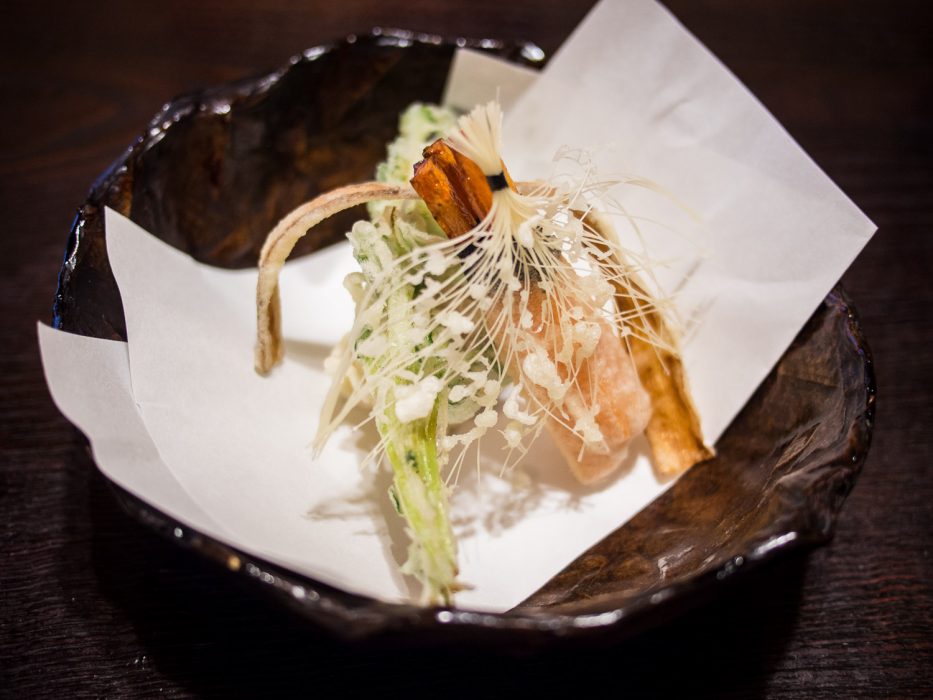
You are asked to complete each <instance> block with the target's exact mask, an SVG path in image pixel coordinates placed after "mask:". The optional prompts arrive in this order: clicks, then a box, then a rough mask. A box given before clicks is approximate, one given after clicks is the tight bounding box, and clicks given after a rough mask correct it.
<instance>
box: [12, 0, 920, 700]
mask: <svg viewBox="0 0 933 700" xmlns="http://www.w3.org/2000/svg"><path fill="white" fill-rule="evenodd" d="M591 4H592V3H591V2H590V1H589V0H573V1H571V0H561V1H559V2H555V1H549V2H543V1H541V2H539V1H536V0H513V1H512V2H509V3H499V2H492V1H491V0H474V1H473V2H470V3H465V2H464V3H454V2H430V1H428V0H417V1H410V2H401V1H398V2H389V1H384V2H374V1H372V0H342V1H341V2H339V3H334V2H325V1H323V0H322V1H320V2H304V3H288V2H284V1H283V0H272V1H268V2H263V3H255V2H253V3H249V2H244V1H243V0H226V1H225V2H219V1H217V0H211V1H209V2H208V1H206V2H199V3H184V2H180V1H179V0H160V1H159V2H154V1H149V0H147V1H145V2H135V3H133V2H130V3H126V2H124V3H117V2H98V3H94V4H90V3H64V2H49V3H44V4H38V3H32V2H25V1H16V0H14V1H13V2H7V3H5V4H4V9H5V13H4V14H5V17H4V19H5V21H4V23H3V30H2V31H3V37H2V38H3V40H2V42H0V52H2V56H3V58H2V63H0V80H2V94H3V95H4V100H3V109H2V116H0V120H2V122H0V178H2V182H0V212H2V214H3V217H4V219H3V230H2V241H3V243H4V245H3V249H2V254H0V314H2V316H0V318H2V319H3V323H2V324H0V348H2V352H0V516H2V517H0V696H3V697H11V698H18V697H140V696H149V695H165V696H168V697H199V696H223V697H229V696H240V695H244V696H258V695H261V694H271V693H272V692H276V691H278V692H281V693H282V694H287V695H291V694H296V695H297V694H301V695H309V694H312V693H317V694H321V695H322V696H323V697H330V696H342V695H360V694H362V693H363V691H371V692H372V693H374V694H375V693H379V697H401V696H408V697H411V696H412V694H413V693H414V696H415V697H417V696H420V695H427V694H428V693H432V694H436V695H437V696H439V697H440V696H441V694H443V696H452V697H470V696H475V697H500V696H502V697H516V696H518V697H521V696H524V695H529V694H539V695H541V696H545V695H547V696H553V695H555V694H557V693H565V694H570V693H573V694H575V695H580V694H585V693H588V692H596V691H600V690H603V689H608V692H612V693H613V694H627V695H629V696H631V697H654V696H663V695H666V694H674V695H678V696H686V695H689V696H692V697H775V698H812V697H827V698H828V697H833V698H835V697H866V698H874V697H933V591H931V578H933V565H931V563H933V557H931V547H933V542H931V530H933V517H931V512H933V507H931V502H933V475H931V467H930V465H931V462H933V432H931V426H930V423H931V419H933V410H931V409H933V349H931V348H933V320H931V315H933V314H931V309H933V281H931V271H930V268H931V263H933V77H931V76H933V40H931V36H933V11H931V10H929V9H927V5H926V3H922V2H913V3H911V2H906V1H901V2H888V3H877V2H874V3H872V2H861V1H860V2H849V1H842V0H823V1H819V2H815V1H813V0H783V1H776V0H767V1H765V0H761V1H760V2H754V3H743V2H738V1H737V0H692V1H691V0H669V1H668V2H667V3H666V4H667V6H668V7H669V8H670V9H671V10H672V11H673V12H674V14H675V15H677V17H678V18H679V19H680V20H681V21H682V22H683V23H684V24H685V25H686V26H687V27H688V28H689V29H690V30H691V31H693V32H694V33H695V34H696V35H697V36H698V37H699V38H700V39H701V40H702V41H703V42H704V43H706V44H707V46H709V48H710V49H711V50H712V51H713V52H714V53H716V54H717V55H718V56H719V57H720V58H721V59H722V60H723V62H724V63H725V64H726V65H727V66H728V67H729V68H730V69H731V70H732V71H733V72H735V73H736V75H738V77H739V78H740V79H741V80H743V81H744V82H745V83H746V84H747V85H748V86H749V87H750V88H751V89H752V91H753V92H755V94H756V95H757V96H758V97H759V98H760V99H761V101H762V102H763V103H764V104H765V105H766V106H767V107H768V108H769V109H770V110H771V111H772V112H773V113H774V114H775V116H776V117H777V118H778V119H779V120H780V121H781V122H782V123H783V124H784V125H785V127H786V128H787V129H788V131H789V132H790V133H791V134H792V135H793V136H794V137H795V138H796V139H797V140H798V141H799V142H800V143H801V145H802V146H803V147H804V148H805V149H806V150H807V151H808V152H809V153H810V154H811V155H812V156H813V158H814V159H815V160H816V162H817V163H819V164H820V165H821V166H822V167H823V168H824V169H825V170H826V171H827V173H828V174H829V175H830V176H831V177H832V178H833V179H834V180H835V181H836V182H838V183H839V184H840V186H841V187H842V188H843V189H844V190H845V191H846V192H847V193H848V194H849V196H851V197H852V199H853V200H854V201H855V202H856V203H858V204H859V206H861V207H862V208H863V209H864V211H865V212H866V213H867V214H868V215H869V216H870V217H871V218H872V219H873V220H874V221H875V222H876V223H877V224H878V226H879V228H880V230H879V232H878V234H877V235H876V236H875V238H874V239H873V240H872V241H871V243H869V245H868V246H867V248H866V249H865V251H864V252H863V253H862V255H861V256H860V257H859V258H858V259H857V260H856V261H855V262H854V264H853V266H852V267H851V269H850V270H849V271H848V272H847V273H846V275H845V277H844V278H843V282H844V285H845V287H846V289H847V290H848V292H849V294H850V296H851V297H852V299H853V301H854V303H855V304H856V305H857V306H858V308H859V310H860V312H861V316H862V322H863V327H864V330H865V333H866V335H867V336H868V339H869V341H870V343H871V345H872V349H873V351H874V357H875V365H876V372H877V381H878V387H879V398H878V404H877V414H876V415H877V425H876V432H875V439H874V445H873V447H872V452H871V454H870V455H869V458H868V461H867V463H866V465H865V468H864V472H863V474H862V475H861V477H860V480H859V482H858V484H857V485H856V488H855V490H854V492H853V493H852V495H851V496H850V497H849V500H848V502H847V503H846V506H845V508H844V509H843V512H842V515H841V517H840V520H839V526H838V530H837V534H836V538H835V540H834V541H833V542H832V543H831V544H830V545H829V546H827V547H823V548H821V549H818V550H815V551H813V552H812V553H811V554H809V555H807V556H796V557H792V558H790V559H787V560H784V561H781V562H778V563H776V564H774V565H772V566H769V567H768V568H766V569H765V570H763V571H760V572H758V573H757V574H755V575H754V576H752V577H751V578H749V579H747V580H744V581H741V582H739V583H737V584H735V585H734V586H733V587H732V588H731V589H729V590H727V591H726V592H725V594H723V595H721V596H720V598H718V599H717V600H713V601H710V602H709V603H708V604H707V605H705V606H704V607H702V608H699V609H697V610H695V611H694V612H692V613H689V614H688V615H686V616H683V617H681V618H679V619H676V620H672V621H671V622H670V623H669V624H668V625H666V626H664V627H661V628H659V629H656V630H654V631H651V632H649V633H647V634H644V635H642V636H641V637H638V638H637V639H635V640H632V641H630V642H626V643H624V644H622V645H619V646H616V647H614V648H609V649H599V650H596V649H587V648H579V649H571V650H566V649H565V650H562V651H560V653H548V654H544V655H539V656H534V655H525V656H522V655H521V650H516V652H517V653H518V654H519V656H518V658H515V657H514V655H507V654H502V653H501V652H496V653H491V652H488V651H485V650H483V649H480V648H443V649H422V648H417V647H413V648H406V649H385V648H378V647H371V646H370V647H368V646H351V645H346V644H340V643H336V642H335V641H333V640H332V639H331V638H330V637H328V636H327V635H325V634H323V633H322V632H320V631H317V630H315V629H314V628H312V627H310V626H309V625H308V624H306V623H304V622H302V621H300V620H296V619H293V618H292V617H291V616H290V615H289V614H288V613H287V612H285V611H283V610H280V609H279V608H278V607H276V606H273V605H271V604H269V603H267V602H265V601H264V600H262V599H261V598H259V597H257V596H255V595H254V592H253V591H252V590H249V589H244V588H241V587H239V585H237V584H234V583H232V582H231V581H230V580H229V579H228V578H227V577H225V576H224V575H223V572H219V571H217V570H215V569H214V568H213V567H212V566H210V565H208V564H206V563H204V562H202V561H200V560H198V559H197V558H196V557H195V556H193V555H191V554H189V553H187V552H184V551H181V550H179V549H177V548H176V547H174V546H173V545H172V544H170V543H168V542H164V541H162V540H161V539H159V538H158V537H157V536H156V535H154V534H152V533H150V532H149V531H148V530H146V529H145V528H144V527H142V526H141V525H138V524H137V523H136V522H135V521H133V520H131V519H130V518H129V517H128V516H127V515H125V514H124V513H123V512H122V511H121V510H120V508H119V507H118V506H117V505H116V502H115V501H114V500H113V498H112V496H111V494H110V492H109V490H108V486H107V484H106V481H105V480H104V479H103V478H102V477H101V476H100V475H99V474H98V473H97V471H96V469H95V468H94V465H93V463H92V461H91V460H90V458H89V457H88V455H87V452H86V449H85V447H84V441H83V439H82V437H81V436H80V435H79V434H78V433H77V431H75V429H74V428H72V427H71V425H70V424H69V423H68V422H67V421H66V420H65V419H64V418H63V417H62V416H61V415H60V414H59V413H58V411H57V410H56V408H55V407H54V405H53V404H52V402H51V399H50V397H49V394H48V390H47V389H46V386H45V381H44V379H43V376H42V370H41V366H40V363H39V356H38V349H37V344H36V334H35V322H36V320H39V319H42V320H45V321H48V320H49V315H50V312H49V309H50V306H51V300H52V295H53V291H54V288H55V278H56V274H57V271H58V268H59V266H60V264H61V256H62V251H63V250H64V246H65V239H66V236H67V232H68V228H69V226H70V223H71V219H72V217H73V215H74V211H75V208H76V207H77V206H78V205H79V204H80V203H81V202H82V200H83V198H84V195H85V193H86V191H87V189H88V187H89V185H90V183H91V182H92V181H93V179H94V178H95V177H96V176H97V175H98V174H99V173H100V172H101V171H103V169H104V168H105V167H106V166H107V165H108V163H109V162H110V161H112V160H113V159H114V158H116V157H117V156H118V155H119V154H120V152H121V151H122V150H123V149H124V148H125V147H126V146H127V145H128V144H129V143H131V141H132V140H133V139H134V138H135V137H136V135H137V134H138V133H139V132H140V130H141V129H142V127H143V125H144V124H145V123H146V122H147V121H148V119H149V117H150V116H152V114H153V113H154V112H155V111H156V110H157V109H158V107H159V106H160V105H161V104H162V103H163V102H165V101H166V100H168V99H169V98H171V97H172V96H174V95H176V94H177V93H180V92H184V91H187V90H191V89H194V88H198V87H202V86H205V85H210V84H214V83H218V82H222V81H228V80H232V79H236V78H240V77H244V76H248V75H255V74H258V73H262V72H265V71H266V70H268V69H271V68H274V67H276V66H277V65H279V64H281V63H283V62H284V60H285V59H286V58H287V57H288V56H289V55H291V54H293V53H296V52H298V51H300V50H302V49H304V48H307V47H309V46H313V45H315V44H317V43H320V42H322V41H327V40H328V39H332V38H335V37H339V36H342V35H345V34H347V33H350V32H359V31H366V30H368V29H369V28H370V27H371V26H373V25H383V26H399V27H404V28H410V29H415V30H423V31H429V32H435V33H440V34H445V35H471V36H502V37H518V38H524V39H528V40H531V41H534V42H535V43H537V44H539V45H540V46H541V47H542V48H544V49H545V50H546V51H547V52H548V53H552V52H553V51H554V50H555V49H556V48H557V47H558V46H559V45H560V43H561V41H562V40H563V39H564V38H565V37H566V36H567V34H568V32H569V31H570V30H571V29H572V27H573V26H574V25H575V24H576V23H577V22H578V21H579V20H580V19H581V18H582V17H583V15H584V14H585V13H586V11H587V10H588V8H589V7H590V5H591ZM374 697H375V695H374Z"/></svg>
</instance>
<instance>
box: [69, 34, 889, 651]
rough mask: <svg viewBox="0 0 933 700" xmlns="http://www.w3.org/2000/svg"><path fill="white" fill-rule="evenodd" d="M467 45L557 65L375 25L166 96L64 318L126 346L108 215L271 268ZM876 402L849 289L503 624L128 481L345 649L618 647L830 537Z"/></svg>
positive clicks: (109, 174) (160, 516)
mask: <svg viewBox="0 0 933 700" xmlns="http://www.w3.org/2000/svg"><path fill="white" fill-rule="evenodd" d="M457 46H470V47H472V48H476V49H479V50H484V51H488V52H490V53H493V54H495V55H498V56H501V57H504V58H506V59H509V60H513V61H517V62H521V63H523V64H525V65H541V64H542V63H543V60H544V54H543V52H542V51H541V50H540V49H538V48H537V47H535V46H534V45H532V44H527V43H520V42H501V41H493V40H481V41H474V40H466V39H456V40H454V41H446V40H443V39H441V38H440V37H437V36H433V35H423V34H414V33H412V32H406V31H400V30H386V29H375V30H373V32H372V33H371V34H369V35H366V36H351V37H348V38H346V39H344V40H342V41H337V42H334V43H332V44H328V45H324V46H319V47H315V48H312V49H308V50H307V51H305V52H304V53H303V54H301V55H299V56H295V57H294V58H292V59H291V60H290V61H289V62H288V64H287V65H286V66H285V67H283V68H281V69H280V70H277V71H275V72H274V73H271V74H269V75H266V76H263V77H260V78H256V79H251V80H244V81H239V82H236V83H232V84H228V85H222V86H219V87H216V88H211V89H207V90H203V91H200V92H197V93H193V94H189V95H185V96H183V97H179V98H177V99H175V100H173V101H171V102H169V103H168V104H166V105H165V106H164V107H163V108H162V110H161V111H160V112H159V113H158V114H157V115H156V116H155V117H154V118H153V120H152V122H151V123H150V124H149V126H148V128H147V129H146V130H145V131H144V132H143V134H142V135H141V136H140V137H139V138H138V139H137V140H136V142H135V143H134V144H133V145H132V146H131V147H130V148H129V149H128V150H127V151H126V152H125V153H124V154H123V155H122V156H121V157H120V158H119V159H118V160H117V162H116V163H114V164H113V165H112V166H111V167H110V168H109V169H108V170H107V171H106V172H105V173H104V174H103V175H101V177H100V178H99V179H98V180H97V181H96V182H95V183H94V185H93V186H92V188H91V191H90V193H89V195H88V198H87V201H86V202H85V203H84V205H83V206H82V207H81V208H80V210H79V212H78V215H77V217H76V219H75V223H74V225H73V227H72V230H71V234H70V236H69V239H68V243H67V249H66V253H65V259H64V263H63V265H62V269H61V273H60V276H59V285H58V289H57V291H56V295H55V300H54V307H53V310H54V325H55V326H56V327H57V328H60V329H63V330H67V331H70V332H73V333H79V334H83V335H90V336H94V337H99V338H108V339H122V340H125V339H126V326H125V322H124V318H123V307H122V303H121V300H120V294H119V290H118V288H117V285H116V282H115V281H114V279H113V274H112V272H111V270H110V265H109V262H108V260H107V254H106V246H105V244H104V228H103V210H104V207H105V206H109V207H111V208H113V209H115V210H117V211H119V212H121V213H122V214H124V215H126V216H128V217H130V218H131V219H132V220H133V221H135V222H136V223H138V224H139V225H140V226H142V227H144V228H146V229H147V230H148V231H150V232H152V233H153V234H154V235H156V236H158V237H159V238H161V239H162V240H164V241H166V242H167V243H169V244H171V245H173V246H175V247H176V248H178V249H180V250H183V251H185V252H187V253H189V254H191V255H192V256H193V257H194V258H196V259H198V260H200V261H202V262H207V263H210V264H213V265H218V266H223V267H250V266H253V265H254V264H255V261H256V259H257V256H258V252H259V248H260V247H261V245H262V241H263V238H264V236H265V234H266V232H267V231H269V230H270V229H271V227H272V226H273V225H274V224H275V222H276V221H278V219H279V218H281V217H282V216H283V215H284V214H285V213H287V212H288V211H290V210H291V209H292V208H294V207H295V206H297V205H298V204H300V203H302V202H304V201H307V200H308V199H311V198H312V197H313V196H315V195H316V194H318V193H320V192H323V191H326V190H328V189H331V188H333V187H336V186H339V185H343V184H347V183H351V182H358V181H362V180H367V179H370V178H371V177H372V173H373V170H374V168H375V165H376V163H378V162H379V161H380V160H381V159H382V158H383V157H384V153H385V144H386V143H387V142H388V141H389V140H391V138H392V137H393V136H394V134H395V130H396V126H397V119H398V115H399V113H400V112H401V111H402V110H403V109H404V108H405V107H406V106H407V105H408V104H409V103H411V102H413V101H416V100H422V101H431V100H433V101H437V100H439V99H440V97H441V93H442V91H443V87H444V82H445V79H446V76H447V72H448V68H449V65H450V62H451V60H452V57H453V53H454V50H455V48H456V47H457ZM362 216H363V214H362V212H359V211H352V210H351V211H349V212H345V213H344V215H341V216H337V217H334V218H333V219H331V220H328V221H326V222H324V224H322V225H320V226H318V227H316V228H315V229H314V231H313V233H312V234H311V235H309V236H307V237H306V238H305V239H304V240H303V241H302V243H301V244H300V245H301V248H300V250H298V251H296V254H301V253H308V252H311V251H313V250H317V249H319V248H321V247H323V246H326V245H328V244H330V243H332V242H334V241H337V240H339V239H340V238H341V237H342V236H343V234H344V233H345V232H346V231H347V230H349V228H350V226H351V225H352V223H353V222H354V221H355V220H357V219H358V218H361V217H362ZM874 396H875V388H874V375H873V371H872V364H871V354H870V351H869V349H868V345H867V343H866V342H865V339H864V337H863V336H862V333H861V330H860V327H859V323H858V318H857V315H856V313H855V311H854V310H853V308H852V306H851V304H850V303H849V301H848V299H847V298H846V295H845V293H844V292H843V291H842V290H841V289H839V288H836V289H834V290H833V291H832V292H831V293H830V294H829V295H828V296H827V297H826V299H825V300H824V301H823V302H822V304H821V305H820V307H819V308H818V309H817V311H816V312H815V313H814V314H813V316H812V317H811V318H810V320H809V321H808V323H807V324H806V326H805V327H804V328H803V330H801V332H800V333H799V335H798V336H797V338H796V339H795V340H794V342H793V344H792V345H791V347H790V348H789V349H788V350H787V352H786V353H785V354H784V356H783V357H782V359H781V360H780V362H779V363H778V365H777V366H776V367H775V368H774V369H773V370H772V372H771V373H770V374H769V375H768V377H767V379H766V380H765V381H764V382H763V383H762V385H761V386H760V387H759V388H758V390H757V391H756V393H755V395H754V396H753V397H752V399H751V400H750V401H749V402H748V404H747V405H746V406H745V408H744V409H743V410H742V412H741V413H740V415H739V416H738V417H737V418H736V419H735V421H734V422H733V424H732V425H731V426H730V427H729V429H728V430H727V431H726V433H725V435H724V436H723V437H722V438H721V439H720V441H719V443H718V444H717V448H718V455H717V456H716V458H714V459H712V460H709V461H707V462H704V463H702V464H699V465H697V466H695V467H694V468H693V469H691V470H690V471H689V472H687V473H686V474H685V475H684V476H683V477H681V478H680V479H679V480H678V481H677V482H676V483H675V484H674V485H673V486H672V487H671V488H670V489H669V490H668V491H667V492H666V493H664V494H663V495H662V496H661V497H660V498H658V499H657V500H656V501H654V502H653V503H652V504H651V505H649V506H648V507H647V508H646V509H645V510H643V511H642V512H641V513H639V514H638V515H637V516H636V517H634V518H633V519H632V520H630V521H629V522H627V523H626V524H625V525H623V526H622V527H620V528H619V529H618V530H616V531H615V532H613V533H612V534H610V535H609V536H607V537H606V538H605V539H603V540H602V541H601V542H599V543H598V544H596V545H594V546H593V547H591V548H590V549H589V550H587V551H586V552H583V553H581V555H580V556H579V557H578V558H577V559H576V560H575V561H573V562H572V563H571V564H570V565H568V566H567V567H566V568H565V569H564V570H563V571H561V572H560V573H559V574H558V575H557V576H555V577H554V578H553V579H551V580H550V581H549V582H548V583H547V584H546V585H544V586H543V587H542V588H541V589H539V590H538V591H537V592H536V593H534V594H533V595H532V596H530V597H529V598H528V599H526V600H525V601H524V602H522V603H521V604H520V605H518V606H517V607H515V608H514V609H512V610H511V611H508V612H506V613H501V614H490V613H477V612H472V611H469V610H462V609H457V608H419V607H416V606H413V605H406V604H391V603H384V602H381V601H377V600H373V599H370V598H366V597H361V596H358V595H354V594H351V593H348V592H346V591H342V590H339V589H336V588H333V587H330V586H327V585H325V584H322V583H320V582H318V581H314V580H311V579H308V578H306V577H303V576H300V575H298V574H295V573H294V572H290V571H287V570H283V569H281V568H279V567H275V566H273V565H271V564H268V563H267V562H264V561H262V560H260V559H257V558H255V557H251V556H249V555H246V554H244V553H242V552H239V551H237V550H235V549H234V548H231V547H229V546H227V545H225V544H223V543H220V542H218V541H216V540H213V539H211V538H210V537H207V536H205V535H203V534H201V533H199V532H196V531H192V530H190V529H189V528H187V527H184V526H182V525H180V524H179V523H177V522H175V521H173V520H172V518H171V517H169V516H167V515H165V514H164V513H161V512H160V511H158V510H157V509H155V508H153V507H152V506H151V505H149V504H148V503H146V502H145V501H144V500H141V499H139V498H136V497H135V496H133V495H131V494H129V493H128V492H126V491H124V490H122V489H120V488H119V487H118V486H116V485H113V488H114V491H115V493H116V494H117V497H118V499H119V500H120V502H121V503H122V504H123V505H124V507H125V508H126V509H127V511H128V512H129V513H131V514H132V515H133V516H134V517H136V518H137V519H139V520H140V521H142V522H143V523H145V524H146V525H148V526H149V527H151V528H153V529H155V530H156V531H158V532H161V533H163V534H164V535H166V536H167V537H170V538H172V539H173V540H175V541H176V542H178V543H179V544H181V545H183V546H186V547H189V548H191V549H194V550H196V551H197V552H199V553H200V554H202V555H203V556H205V557H207V558H209V559H212V560H214V561H216V562H218V563H219V564H220V565H222V566H224V567H226V568H227V569H228V570H229V571H230V572H231V575H233V576H241V577H246V578H247V579H250V580H253V581H255V582H256V585H257V586H258V587H259V588H261V589H262V590H265V591H266V592H267V593H268V594H270V595H272V596H273V597H275V598H277V599H278V600H280V601H282V602H283V603H285V604H287V605H289V606H290V607H291V608H293V609H294V610H296V611H297V612H299V613H300V614H302V615H305V616H307V617H308V618H311V619H313V620H315V621H316V622H318V623H319V624H321V625H323V626H325V627H327V628H329V629H331V630H333V631H334V632H335V633H337V634H338V635H340V636H343V637H348V638H360V637H370V636H373V635H376V634H379V635H386V634H388V635H392V634H406V635H408V634H412V633H415V632H417V634H418V637H419V638H421V639H431V640H435V639H441V638H462V637H464V636H467V637H470V638H474V639H476V638H483V639H486V640H496V641H502V640H503V639H507V640H515V641H517V640H518V639H519V638H520V639H521V641H522V644H523V645H527V644H544V643H548V642H551V641H554V640H556V639H560V638H576V637H580V636H587V637H592V638H596V635H597V634H599V638H602V639H613V640H615V639H618V638H620V637H622V636H626V635H629V634H632V633H634V632H635V631H638V630H641V629H644V628H645V627H647V626H650V625H652V624H657V623H659V622H661V621H662V620H664V619H668V618H669V617H670V615H671V614H672V613H673V612H676V611H678V610H681V609H684V608H685V607H688V606H689V605H691V604H693V603H695V602H696V601H698V600H700V599H702V598H703V597H705V596H706V595H708V594H709V593H710V592H712V591H715V590H716V589H717V588H719V587H721V586H722V584H723V582H724V581H726V580H727V579H732V578H734V577H736V576H740V575H742V574H743V573H744V572H746V571H748V570H750V569H752V568H754V567H756V566H758V565H760V564H761V563H762V562H765V561H768V560H771V559H773V558H775V557H777V556H780V555H782V554H784V553H786V552H788V551H791V550H795V549H798V548H800V547H803V546H812V545H814V544H818V543H822V542H825V541H827V540H828V539H829V538H830V537H831V535H832V531H833V527H834V524H835V520H836V516H837V514H838V512H839V509H840V508H841V506H842V503H843V501H844V500H845V497H846V495H847V494H848V492H849V490H850V489H851V487H852V485H853V483H854V480H855V478H856V476H857V475H858V472H859V470H860V469H861V466H862V464H863V462H864V459H865V456H866V454H867V451H868V446H869V443H870V439H871V428H872V415H873V408H874ZM542 546H546V543H542Z"/></svg>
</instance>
